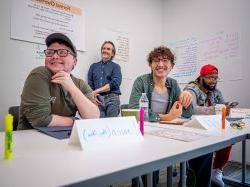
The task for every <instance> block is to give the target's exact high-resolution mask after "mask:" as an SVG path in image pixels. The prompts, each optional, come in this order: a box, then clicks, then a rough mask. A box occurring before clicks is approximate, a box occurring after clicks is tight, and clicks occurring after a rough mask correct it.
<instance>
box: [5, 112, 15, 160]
mask: <svg viewBox="0 0 250 187" xmlns="http://www.w3.org/2000/svg"><path fill="white" fill-rule="evenodd" d="M12 132H13V116H12V115H11V114H7V115H6V116H5V138H4V141H5V146H4V159H5V160H12V154H13V153H12Z"/></svg>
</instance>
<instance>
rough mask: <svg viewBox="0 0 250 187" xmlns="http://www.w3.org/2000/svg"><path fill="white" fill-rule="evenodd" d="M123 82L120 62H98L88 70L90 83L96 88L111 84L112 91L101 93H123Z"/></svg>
mask: <svg viewBox="0 0 250 187" xmlns="http://www.w3.org/2000/svg"><path fill="white" fill-rule="evenodd" d="M121 82H122V73H121V68H120V65H119V64H116V63H114V62H112V61H111V60H109V61H107V62H105V63H104V62H102V61H100V62H97V63H94V64H92V65H91V66H90V68H89V72H88V84H89V85H90V87H91V88H92V89H93V90H95V89H98V88H100V87H102V86H104V85H106V84H109V85H110V91H109V92H106V93H101V95H106V94H109V93H116V94H119V95H120V94H121V91H120V85H121Z"/></svg>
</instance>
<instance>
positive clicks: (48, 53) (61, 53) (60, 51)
mask: <svg viewBox="0 0 250 187" xmlns="http://www.w3.org/2000/svg"><path fill="white" fill-rule="evenodd" d="M55 53H56V54H57V55H58V56H59V57H66V56H68V54H71V55H73V56H75V54H74V53H72V52H71V51H69V50H68V49H46V50H44V54H45V56H46V57H52V56H53V55H54V54H55Z"/></svg>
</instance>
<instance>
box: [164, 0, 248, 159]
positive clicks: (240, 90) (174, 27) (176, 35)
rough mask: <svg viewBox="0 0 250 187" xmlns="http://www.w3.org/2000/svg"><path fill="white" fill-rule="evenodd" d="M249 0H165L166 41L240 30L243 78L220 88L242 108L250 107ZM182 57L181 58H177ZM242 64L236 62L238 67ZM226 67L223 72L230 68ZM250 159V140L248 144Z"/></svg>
mask: <svg viewBox="0 0 250 187" xmlns="http://www.w3.org/2000/svg"><path fill="white" fill-rule="evenodd" d="M249 7H250V1H249V0H238V1H235V0H216V1H215V0H214V1H211V0H203V1H200V0H186V1H184V0H165V1H164V12H163V14H164V15H163V38H164V44H166V45H167V44H168V42H169V41H173V40H177V39H179V40H180V39H184V38H185V37H187V36H197V35H198V36H199V35H209V34H211V33H215V32H219V31H236V32H238V33H239V35H240V54H241V61H239V62H238V63H241V64H242V67H243V74H242V77H243V79H242V80H238V81H223V82H221V83H220V84H219V85H218V87H219V89H220V90H221V91H222V93H223V96H224V98H225V100H226V101H238V102H239V103H240V105H239V106H240V107H246V108H250V100H249V98H248V97H249V95H250V87H249V80H250V73H249V70H250V63H249V59H250V53H249V49H250V35H249V33H250V23H249V21H248V18H249V17H250V12H249V11H248V9H249ZM177 58H178V57H177ZM237 65H238V64H235V66H237ZM228 68H234V67H225V69H223V71H227V70H228ZM239 150H240V146H239V145H238V144H237V145H236V146H234V148H233V154H232V159H233V160H240V153H241V151H239ZM247 158H248V162H250V143H249V142H248V143H247Z"/></svg>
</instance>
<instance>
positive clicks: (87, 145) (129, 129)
mask: <svg viewBox="0 0 250 187" xmlns="http://www.w3.org/2000/svg"><path fill="white" fill-rule="evenodd" d="M141 141H143V136H142V134H141V132H140V129H139V125H138V123H137V121H136V119H135V117H134V116H129V117H114V118H100V119H82V120H76V121H75V123H74V125H73V129H72V132H71V136H70V139H69V144H71V145H80V146H81V148H82V149H100V148H101V149H103V148H107V147H109V148H110V147H113V146H122V145H123V144H131V143H136V142H141Z"/></svg>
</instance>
